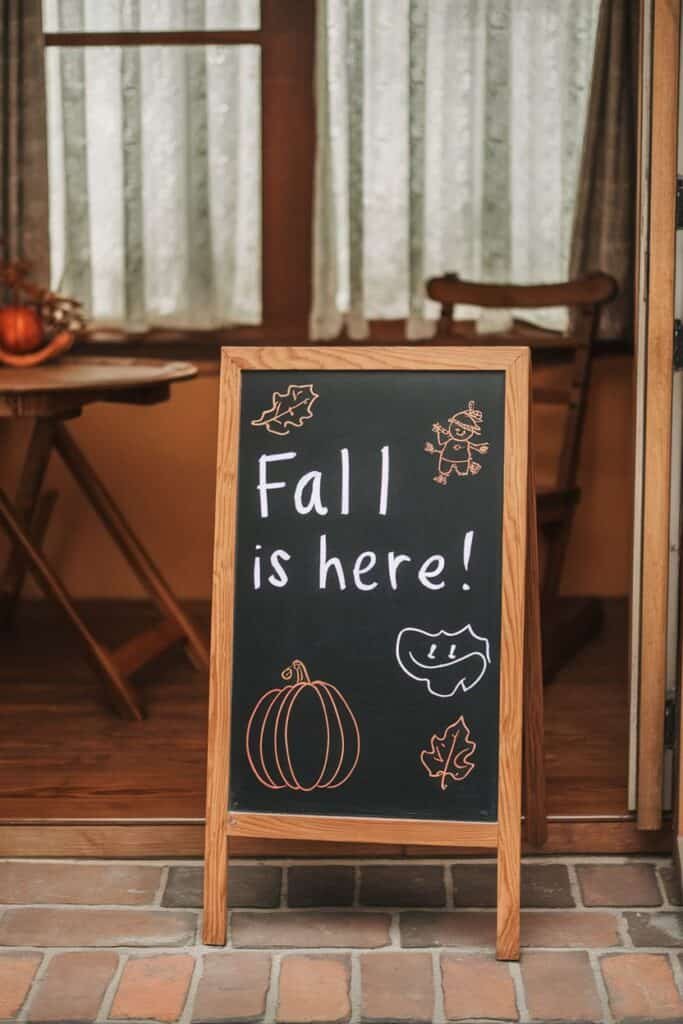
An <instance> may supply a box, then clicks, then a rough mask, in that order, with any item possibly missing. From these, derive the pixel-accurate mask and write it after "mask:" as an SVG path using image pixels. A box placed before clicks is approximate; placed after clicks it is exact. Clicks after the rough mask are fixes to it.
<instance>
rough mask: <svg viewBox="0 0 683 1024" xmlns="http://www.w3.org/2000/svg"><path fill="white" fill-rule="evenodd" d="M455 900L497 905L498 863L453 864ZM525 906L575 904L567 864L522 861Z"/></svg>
mask: <svg viewBox="0 0 683 1024" xmlns="http://www.w3.org/2000/svg"><path fill="white" fill-rule="evenodd" d="M451 874H452V878H453V890H454V901H455V905H456V906H458V907H495V906H496V864H495V862H491V863H486V864H467V863H461V864H453V866H452V867H451ZM522 906H523V907H573V906H574V897H573V896H572V891H571V885H570V883H569V871H568V870H567V866H566V864H535V863H534V862H533V861H531V862H529V863H524V864H522Z"/></svg>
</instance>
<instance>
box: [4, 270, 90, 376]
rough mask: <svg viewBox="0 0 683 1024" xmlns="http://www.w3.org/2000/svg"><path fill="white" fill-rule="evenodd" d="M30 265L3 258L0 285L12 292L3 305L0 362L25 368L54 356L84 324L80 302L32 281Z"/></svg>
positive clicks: (74, 337)
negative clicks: (7, 301)
mask: <svg viewBox="0 0 683 1024" xmlns="http://www.w3.org/2000/svg"><path fill="white" fill-rule="evenodd" d="M30 269H31V268H30V264H28V263H25V262H24V261H22V260H17V261H14V262H0V285H2V286H4V289H5V290H6V291H7V292H9V295H10V302H9V304H8V305H5V306H2V307H0V365H1V364H4V365H5V366H11V367H15V368H22V367H31V366H38V365H39V364H40V363H44V362H46V361H47V360H48V359H54V358H56V357H57V356H59V355H62V354H63V353H64V352H67V351H68V350H69V349H70V348H71V346H72V345H73V343H74V341H75V340H76V335H77V334H78V333H80V332H81V331H82V330H83V328H84V326H85V321H84V318H83V313H82V310H81V304H80V303H79V302H76V300H75V299H70V298H68V297H67V296H66V295H57V294H56V293H55V292H51V291H49V289H47V288H39V287H38V286H37V285H35V284H32V283H31V282H30V281H29V280H27V278H28V274H29V271H30Z"/></svg>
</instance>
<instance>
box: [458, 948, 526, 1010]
mask: <svg viewBox="0 0 683 1024" xmlns="http://www.w3.org/2000/svg"><path fill="white" fill-rule="evenodd" d="M441 983H442V987H443V1001H444V1009H445V1013H446V1017H447V1018H448V1020H481V1019H484V1020H509V1021H514V1020H519V1014H518V1012H517V999H516V996H515V986H514V983H513V981H512V977H511V975H510V968H509V967H508V965H507V964H503V963H497V961H496V960H495V959H494V958H493V954H491V956H476V955H474V954H470V955H469V956H457V955H451V954H444V955H442V957H441Z"/></svg>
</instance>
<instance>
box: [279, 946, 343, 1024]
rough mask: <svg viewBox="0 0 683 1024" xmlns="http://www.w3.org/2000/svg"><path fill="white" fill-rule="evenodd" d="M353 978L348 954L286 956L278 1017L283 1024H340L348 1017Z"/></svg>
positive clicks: (281, 977)
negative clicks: (350, 987) (350, 988)
mask: <svg viewBox="0 0 683 1024" xmlns="http://www.w3.org/2000/svg"><path fill="white" fill-rule="evenodd" d="M350 980H351V966H350V962H349V958H348V957H346V956H343V957H342V956H335V957H332V956H302V955H298V954H292V955H291V956H286V957H283V960H282V964H281V966H280V990H279V994H278V1006H277V1018H276V1019H277V1020H278V1021H280V1022H282V1024H341V1022H342V1021H347V1020H349V1018H350V1016H351V998H350V995H349V984H350Z"/></svg>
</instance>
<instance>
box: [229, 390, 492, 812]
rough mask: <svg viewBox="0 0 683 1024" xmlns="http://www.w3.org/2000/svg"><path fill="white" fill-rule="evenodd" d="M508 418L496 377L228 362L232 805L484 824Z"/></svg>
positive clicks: (488, 796) (489, 798) (489, 770)
mask: <svg viewBox="0 0 683 1024" xmlns="http://www.w3.org/2000/svg"><path fill="white" fill-rule="evenodd" d="M282 396H284V398H283V397H282ZM313 396H315V397H313ZM298 403H301V404H298ZM297 404H298V408H297ZM292 406H293V407H294V411H293V413H292V414H290V415H291V422H290V421H287V420H286V418H285V419H284V420H283V415H285V417H286V415H287V414H282V413H281V414H280V416H279V418H278V417H277V411H276V412H275V413H273V412H270V419H269V418H268V413H267V411H268V410H272V409H273V408H275V409H276V410H278V409H282V408H285V407H287V408H290V407H292ZM264 411H266V415H265V416H264ZM504 412H505V379H504V373H503V372H502V371H492V372H467V373H463V372H456V371H446V372H429V371H411V372H407V371H400V370H398V371H393V372H392V371H376V372H366V373H358V372H337V371H318V372H310V373H304V374H302V373H301V372H296V371H294V372H287V371H281V372H261V371H245V372H244V373H243V375H242V395H241V422H240V440H239V472H238V481H239V484H238V487H239V499H238V516H237V575H236V585H235V640H234V665H233V682H232V717H231V722H232V724H231V731H232V736H231V764H230V779H231V786H230V807H231V809H232V810H250V811H279V812H289V813H300V814H306V813H333V814H340V815H342V814H343V815H372V816H388V817H399V816H404V817H413V818H448V819H455V820H466V821H472V820H474V821H476V820H481V821H493V820H495V818H496V809H497V771H498V701H499V686H498V681H499V663H500V622H501V601H500V588H501V548H502V545H501V538H502V496H503V453H504V441H505V425H504ZM300 413H303V414H304V415H305V418H304V417H302V416H300ZM273 418H275V420H276V422H273ZM288 424H289V425H288ZM435 424H438V425H440V426H436V427H435V426H434V425H435ZM427 448H428V449H429V451H427V450H426V449H427ZM297 662H301V663H302V664H301V665H300V666H297ZM292 665H294V666H295V668H294V669H290V666H292ZM283 671H285V673H286V674H288V678H287V679H284V678H282V672H283ZM306 673H308V677H306ZM307 678H310V683H308V682H306V684H305V685H302V680H306V679H307ZM297 679H298V680H299V682H297ZM317 680H320V681H322V683H321V684H320V685H318V684H317V683H316V681H317ZM311 683H312V684H314V685H311ZM322 684H327V686H324V685H322ZM331 687H334V688H335V689H334V690H333V689H331ZM266 694H267V696H264V695H266ZM255 709H256V710H255ZM342 746H343V748H344V749H343V752H342Z"/></svg>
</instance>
